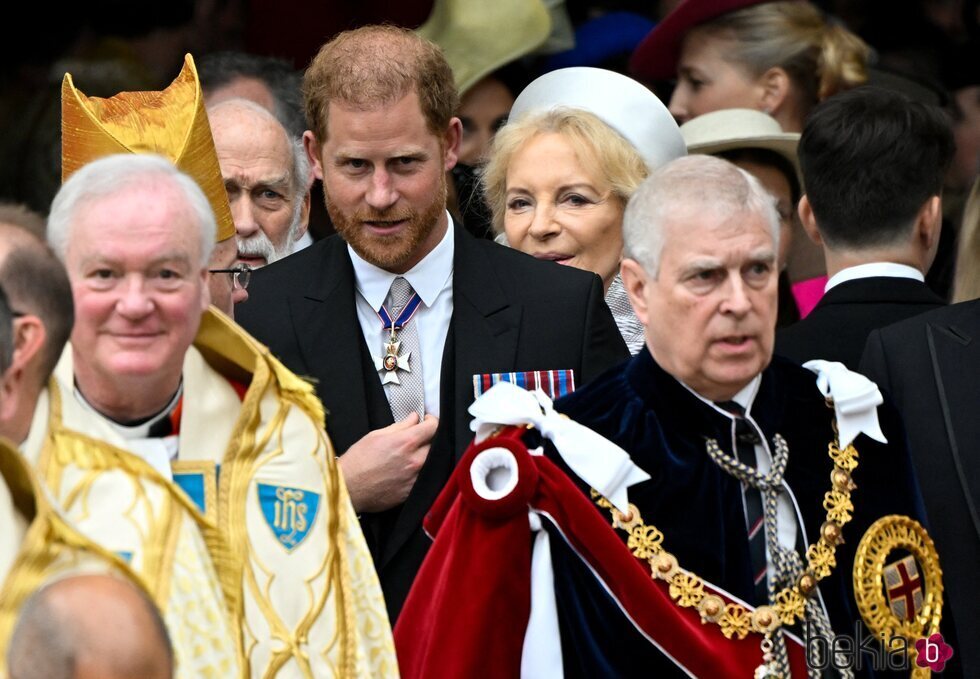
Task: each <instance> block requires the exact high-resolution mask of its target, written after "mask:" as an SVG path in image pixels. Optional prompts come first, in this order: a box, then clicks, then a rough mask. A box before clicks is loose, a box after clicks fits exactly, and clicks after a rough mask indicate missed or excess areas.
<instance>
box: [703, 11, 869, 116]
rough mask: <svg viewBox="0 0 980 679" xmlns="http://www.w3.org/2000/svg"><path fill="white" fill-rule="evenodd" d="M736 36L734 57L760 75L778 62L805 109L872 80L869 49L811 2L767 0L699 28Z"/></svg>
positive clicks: (716, 33)
mask: <svg viewBox="0 0 980 679" xmlns="http://www.w3.org/2000/svg"><path fill="white" fill-rule="evenodd" d="M694 30H697V31H703V32H705V33H707V34H709V35H712V36H713V37H717V38H720V39H724V38H729V39H730V40H732V42H733V45H732V51H731V52H730V54H731V59H732V60H733V61H735V62H738V63H740V64H742V65H743V66H745V68H746V69H748V71H749V72H750V73H751V74H752V75H753V76H761V75H762V74H763V73H765V72H766V71H767V70H769V69H770V68H772V67H774V66H778V67H780V68H782V69H783V70H785V71H786V73H787V74H788V75H789V77H790V80H791V81H792V82H793V84H794V85H795V86H796V89H797V96H798V104H799V105H800V106H801V110H802V111H803V112H804V113H806V112H809V110H810V109H811V108H813V107H814V106H815V105H816V104H817V103H818V102H820V101H823V100H824V99H826V98H827V97H829V96H831V95H833V94H836V93H837V92H841V91H843V90H847V89H850V88H852V87H857V86H858V85H862V84H864V83H865V82H867V80H868V73H867V66H868V57H869V55H870V51H871V50H870V48H869V47H868V46H867V44H865V42H864V41H863V40H861V38H859V37H858V36H857V35H855V34H854V33H852V32H851V31H849V30H847V29H846V28H844V27H843V26H840V25H838V24H833V23H828V22H827V21H826V20H825V19H824V17H823V15H822V14H821V13H820V10H819V9H818V8H817V7H815V6H813V5H811V4H810V3H809V2H795V1H782V2H765V3H762V4H759V5H753V6H751V7H745V8H743V9H740V10H736V11H734V12H728V13H726V14H723V15H721V16H719V17H717V18H716V19H712V20H711V21H708V22H705V23H703V24H701V25H699V26H697V27H696V28H695V29H694Z"/></svg>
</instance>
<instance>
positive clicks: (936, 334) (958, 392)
mask: <svg viewBox="0 0 980 679" xmlns="http://www.w3.org/2000/svg"><path fill="white" fill-rule="evenodd" d="M971 309H972V307H971ZM973 320H974V319H968V318H962V317H961V318H960V319H958V322H955V323H947V324H933V323H929V324H927V325H926V340H927V342H928V347H929V354H930V359H931V361H932V369H933V372H934V374H935V378H936V388H937V390H938V395H939V405H940V407H941V409H942V413H943V425H944V427H945V429H946V435H947V438H948V441H949V450H950V453H951V455H952V458H953V459H952V463H953V468H954V469H955V470H956V475H957V477H958V482H959V486H960V488H962V491H963V493H964V495H965V496H966V504H967V507H968V509H969V511H970V518H971V519H972V522H973V528H974V530H975V531H976V533H977V537H978V538H980V512H978V509H980V507H978V503H980V456H978V455H977V454H976V442H977V441H980V417H977V414H976V413H975V412H974V408H975V407H976V405H977V403H978V400H977V392H978V390H977V381H976V380H977V375H978V374H980V347H977V340H976V339H975V337H976V335H977V331H978V330H980V328H978V327H975V326H976V323H973V322H971V321H973ZM960 321H962V322H960ZM951 406H952V407H951Z"/></svg>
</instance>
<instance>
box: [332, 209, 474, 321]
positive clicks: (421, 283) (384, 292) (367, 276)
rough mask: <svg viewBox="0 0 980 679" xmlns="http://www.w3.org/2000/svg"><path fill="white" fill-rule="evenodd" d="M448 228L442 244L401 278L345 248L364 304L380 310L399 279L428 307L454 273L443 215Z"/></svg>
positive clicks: (452, 251)
mask: <svg viewBox="0 0 980 679" xmlns="http://www.w3.org/2000/svg"><path fill="white" fill-rule="evenodd" d="M446 219H447V222H448V227H447V228H446V233H445V235H444V236H443V237H442V240H440V241H439V243H438V244H437V245H436V246H435V247H434V248H433V249H432V252H430V253H429V254H427V255H426V256H425V257H424V258H423V259H422V261H421V262H419V263H418V264H416V265H415V266H413V267H412V268H411V269H409V270H408V271H407V272H405V273H404V274H395V273H391V272H390V271H385V270H384V269H382V268H380V267H377V266H375V265H374V264H371V263H370V262H368V261H365V260H364V259H363V258H361V256H360V255H358V254H357V253H356V252H354V249H353V248H352V247H351V246H350V245H348V246H347V251H348V252H349V253H350V260H351V264H353V265H354V280H355V282H356V284H357V291H358V292H359V293H361V296H362V297H363V298H364V299H365V300H367V303H368V304H370V305H371V308H372V309H380V308H381V305H382V304H384V301H385V298H386V297H387V296H388V290H390V289H391V282H392V281H393V280H395V278H396V277H397V276H399V275H401V276H402V277H404V278H405V279H406V280H407V281H408V282H409V285H411V286H412V288H413V289H414V290H415V292H417V293H418V294H419V297H421V298H422V302H423V303H424V304H425V306H427V307H431V306H432V305H433V304H434V303H435V301H436V297H438V296H439V293H440V292H442V290H443V288H445V287H446V281H447V280H449V276H450V275H451V274H452V272H453V256H454V254H455V242H454V240H453V218H452V217H450V216H449V213H448V212H446Z"/></svg>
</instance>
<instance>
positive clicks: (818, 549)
mask: <svg viewBox="0 0 980 679" xmlns="http://www.w3.org/2000/svg"><path fill="white" fill-rule="evenodd" d="M835 431H836V427H835ZM828 454H829V456H830V459H831V460H833V462H834V470H833V471H832V472H831V474H830V481H831V486H832V490H831V491H828V492H827V494H826V495H825V499H824V505H823V506H824V509H825V510H826V511H827V521H826V522H825V523H824V524H823V527H822V528H821V531H820V539H819V540H818V541H817V542H816V543H814V544H812V545H811V546H810V547H809V549H808V550H807V568H806V570H805V572H804V574H803V575H802V576H801V577H800V579H799V581H798V582H797V583H796V584H795V585H793V586H792V587H787V588H785V589H783V590H782V591H780V592H778V593H777V595H776V600H775V602H774V603H773V605H772V606H771V607H768V606H760V607H759V608H758V609H756V610H755V614H753V613H751V612H750V611H749V609H747V608H745V607H744V606H742V605H741V604H738V603H729V604H727V605H726V606H725V607H724V611H722V610H720V603H719V602H721V601H722V600H721V599H720V598H719V597H714V595H710V596H709V597H706V595H705V586H704V582H703V581H702V580H701V578H700V577H698V576H697V575H696V574H694V573H692V572H691V571H687V570H684V569H683V568H681V567H679V566H678V565H677V558H676V557H675V556H674V555H673V554H670V553H669V552H667V551H665V550H664V548H663V533H661V532H660V531H659V530H657V528H655V527H654V526H648V525H647V524H645V523H644V522H643V518H642V517H641V516H640V512H639V510H638V509H637V508H636V505H634V504H630V505H629V513H628V514H626V515H624V514H623V513H622V512H620V511H619V510H618V509H616V508H615V507H613V506H612V503H610V502H609V500H607V499H606V498H604V497H602V496H601V495H599V493H598V492H596V491H595V490H593V491H592V498H593V500H594V501H595V503H596V504H597V505H598V506H599V507H602V508H603V509H608V510H609V511H610V513H611V516H612V526H613V528H617V529H619V530H623V531H625V532H626V533H628V538H627V546H628V547H629V549H630V551H631V552H632V553H633V555H634V556H635V557H636V558H638V559H640V560H642V561H646V562H648V563H649V564H650V570H651V573H652V575H653V577H655V578H658V579H663V580H666V581H667V583H668V584H669V593H670V598H671V599H673V600H674V602H675V603H676V604H677V605H678V606H681V607H683V608H691V607H697V608H698V611H699V612H700V614H701V623H702V624H706V623H714V624H716V625H718V626H719V627H720V628H721V632H722V634H724V635H725V636H726V637H728V638H732V637H733V636H734V637H736V638H738V639H744V638H745V637H746V636H747V635H748V634H749V632H755V633H758V634H771V633H772V632H774V631H775V630H776V629H777V628H778V627H779V625H780V624H783V625H791V624H793V623H794V622H795V621H796V620H800V619H802V618H803V616H804V613H805V607H806V600H807V598H809V597H810V596H812V595H813V593H814V592H815V591H816V585H817V583H818V582H819V581H820V580H822V579H824V578H825V577H827V576H828V575H830V573H831V571H832V570H833V568H834V566H835V565H836V552H837V545H838V544H839V542H840V535H841V529H842V528H843V527H844V525H845V524H847V523H848V522H849V521H850V520H851V512H852V511H853V509H854V507H853V505H852V504H851V491H852V490H854V489H855V488H856V486H855V485H854V482H853V480H852V479H851V472H852V471H854V469H856V468H857V466H858V452H857V449H855V448H854V446H853V445H849V446H847V447H846V448H844V449H843V450H841V448H840V447H839V446H838V445H837V443H836V441H835V442H833V443H831V444H830V446H829V449H828ZM710 597H714V599H717V601H715V600H714V599H710ZM772 611H774V612H775V615H773V614H772V613H771V612H772ZM767 612H768V613H769V614H768V615H767Z"/></svg>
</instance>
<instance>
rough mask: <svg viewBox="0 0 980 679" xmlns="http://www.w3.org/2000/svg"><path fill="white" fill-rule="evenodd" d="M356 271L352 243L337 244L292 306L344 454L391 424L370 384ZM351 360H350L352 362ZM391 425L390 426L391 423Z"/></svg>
mask: <svg viewBox="0 0 980 679" xmlns="http://www.w3.org/2000/svg"><path fill="white" fill-rule="evenodd" d="M356 294H357V292H356V290H355V286H354V267H353V266H352V265H351V261H350V256H349V255H348V253H347V245H346V243H345V242H344V241H343V240H342V239H340V238H335V239H334V240H333V242H332V243H331V244H330V247H329V248H326V249H325V250H324V257H323V261H322V262H321V266H320V267H319V270H318V271H316V272H315V273H314V276H313V278H312V280H311V281H310V284H309V286H308V287H307V289H306V290H305V292H304V294H303V295H300V296H296V297H292V298H290V300H289V305H290V315H291V317H292V320H293V327H294V328H295V331H296V337H297V341H298V342H299V345H300V351H301V352H302V354H303V360H304V363H305V365H306V366H307V368H308V369H309V372H310V374H311V375H318V376H320V379H321V380H322V382H321V383H320V384H318V385H317V394H318V395H319V397H320V399H321V400H322V401H323V406H324V407H325V408H326V410H327V433H328V434H329V435H330V438H331V440H332V441H333V443H334V446H335V448H336V449H337V452H339V453H342V452H343V451H345V450H347V448H349V447H350V446H351V444H353V443H355V442H356V441H357V440H358V439H360V438H361V437H362V436H364V435H365V434H366V433H368V432H369V431H370V430H371V429H372V423H374V426H375V427H376V426H384V425H383V424H380V425H379V424H378V423H386V424H390V423H391V412H390V410H387V409H386V408H384V409H382V408H379V407H378V405H379V404H378V398H377V394H369V393H368V390H371V389H376V391H378V392H381V399H380V401H381V403H382V404H384V405H385V406H387V401H386V400H385V398H384V393H383V391H382V389H381V384H380V381H379V380H377V379H375V380H369V379H366V375H365V370H364V360H365V356H364V337H363V335H362V333H361V326H360V323H359V322H358V320H357V311H356V307H355V295H356ZM348 357H349V358H348ZM386 420H387V422H386Z"/></svg>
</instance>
